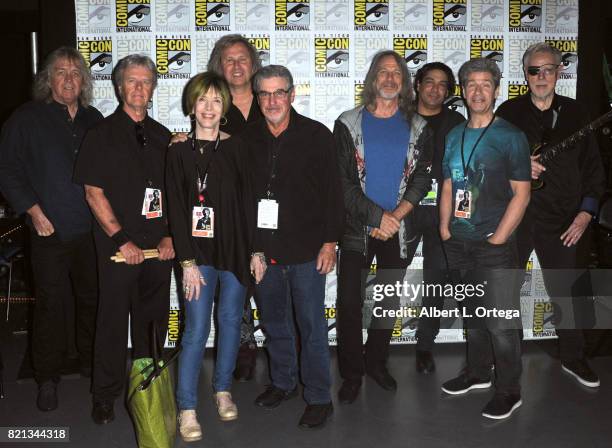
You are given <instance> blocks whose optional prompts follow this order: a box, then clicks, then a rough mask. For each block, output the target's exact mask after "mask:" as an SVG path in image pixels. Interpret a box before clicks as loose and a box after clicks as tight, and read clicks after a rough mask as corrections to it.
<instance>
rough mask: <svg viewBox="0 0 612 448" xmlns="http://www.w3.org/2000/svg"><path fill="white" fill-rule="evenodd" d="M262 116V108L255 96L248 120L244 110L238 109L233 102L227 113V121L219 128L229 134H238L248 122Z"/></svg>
mask: <svg viewBox="0 0 612 448" xmlns="http://www.w3.org/2000/svg"><path fill="white" fill-rule="evenodd" d="M262 117H263V115H261V110H260V109H259V104H258V103H257V99H256V98H255V97H253V101H252V102H251V108H250V109H249V116H248V117H247V119H246V120H245V119H244V115H242V112H240V109H238V108H237V107H236V106H235V105H234V103H232V104H231V105H230V108H229V109H228V111H227V113H226V114H225V118H227V122H226V123H225V124H224V125H221V126H219V129H221V130H222V131H223V132H226V133H228V134H229V135H236V134H239V133H240V132H242V130H243V129H244V128H245V127H246V126H247V125H248V124H251V123H253V122H255V121H257V120H259V119H260V118H262ZM222 121H223V120H222Z"/></svg>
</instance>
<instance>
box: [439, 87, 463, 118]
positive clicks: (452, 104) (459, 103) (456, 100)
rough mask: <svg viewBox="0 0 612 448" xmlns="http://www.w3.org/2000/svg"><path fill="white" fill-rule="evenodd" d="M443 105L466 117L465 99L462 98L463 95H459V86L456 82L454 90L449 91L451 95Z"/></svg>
mask: <svg viewBox="0 0 612 448" xmlns="http://www.w3.org/2000/svg"><path fill="white" fill-rule="evenodd" d="M444 105H445V106H446V107H448V108H449V109H450V110H454V111H455V112H458V113H460V114H461V115H463V116H466V117H467V109H466V107H465V101H464V100H463V96H462V95H461V86H459V85H458V84H457V85H455V90H454V91H453V92H451V95H450V96H449V97H448V99H447V100H446V101H445V102H444Z"/></svg>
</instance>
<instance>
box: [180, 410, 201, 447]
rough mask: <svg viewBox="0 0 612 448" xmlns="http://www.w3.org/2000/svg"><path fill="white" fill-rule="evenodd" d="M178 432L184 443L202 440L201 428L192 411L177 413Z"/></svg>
mask: <svg viewBox="0 0 612 448" xmlns="http://www.w3.org/2000/svg"><path fill="white" fill-rule="evenodd" d="M178 423H179V432H180V433H181V437H182V438H183V440H184V441H185V442H195V441H196V440H202V428H201V427H200V424H199V423H198V419H197V417H196V413H195V411H194V410H193V409H189V410H184V411H181V412H180V413H179V418H178Z"/></svg>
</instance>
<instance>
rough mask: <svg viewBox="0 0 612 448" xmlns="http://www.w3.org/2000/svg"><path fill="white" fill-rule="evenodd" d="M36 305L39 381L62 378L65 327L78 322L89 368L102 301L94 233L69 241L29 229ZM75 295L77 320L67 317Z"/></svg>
mask: <svg viewBox="0 0 612 448" xmlns="http://www.w3.org/2000/svg"><path fill="white" fill-rule="evenodd" d="M30 239H31V243H32V270H33V273H34V281H35V283H36V306H35V308H34V325H33V333H32V362H33V365H34V375H35V378H36V381H38V382H39V383H41V382H44V381H48V380H50V379H52V380H54V381H59V377H60V370H61V367H62V360H63V358H64V352H65V351H66V336H65V335H66V333H65V330H64V329H65V328H68V326H75V325H76V332H75V334H76V343H77V349H78V352H79V358H80V363H81V366H82V367H83V368H88V367H91V358H92V349H93V334H94V323H95V316H96V305H97V300H98V282H97V273H96V253H95V249H94V244H93V238H92V236H91V234H87V235H83V236H81V237H79V238H76V239H74V240H71V241H67V242H64V241H61V240H60V239H59V238H58V237H57V235H55V234H53V235H51V236H48V237H41V236H38V235H37V234H36V232H33V231H31V232H30ZM73 298H74V299H75V304H76V312H75V317H76V319H75V320H76V322H65V319H64V315H65V313H64V309H65V307H66V304H67V303H68V301H69V300H73Z"/></svg>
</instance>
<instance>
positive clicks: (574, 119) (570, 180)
mask: <svg viewBox="0 0 612 448" xmlns="http://www.w3.org/2000/svg"><path fill="white" fill-rule="evenodd" d="M523 71H524V73H525V78H526V79H527V83H528V84H529V92H528V93H527V94H526V95H523V96H520V97H518V98H514V99H512V100H508V101H506V102H505V103H503V104H502V105H501V106H500V107H499V109H498V110H497V115H498V116H500V117H502V118H505V119H506V120H508V121H509V122H511V123H512V124H514V125H515V126H517V127H518V128H520V129H521V130H522V131H523V132H524V133H525V134H526V135H527V139H528V141H529V144H530V145H531V146H532V147H533V146H535V145H541V144H555V143H558V142H560V141H562V140H563V139H564V138H566V137H568V136H569V135H571V134H573V133H574V132H576V131H577V130H578V129H580V128H581V127H582V126H584V125H585V124H586V122H587V119H586V117H587V116H588V115H587V114H586V113H585V112H584V111H583V110H582V109H581V108H580V107H579V106H578V103H576V101H574V100H573V99H571V98H567V97H564V96H561V95H557V94H556V93H555V86H556V83H557V80H558V79H559V76H560V74H561V72H562V64H561V53H560V52H559V51H558V50H557V49H555V48H553V47H551V46H549V45H548V44H545V43H539V44H534V45H532V46H531V47H529V48H528V49H527V51H525V54H524V55H523ZM543 151H544V152H543V154H545V153H546V149H545V148H544V150H543ZM539 157H540V156H532V158H531V176H532V178H533V179H539V178H541V179H542V180H543V181H544V182H545V184H544V187H543V188H541V189H538V190H535V191H533V192H532V195H531V203H530V204H529V207H528V208H527V212H526V214H525V218H524V219H523V221H522V222H521V224H520V226H519V228H518V230H517V241H518V251H519V261H520V263H521V264H520V266H523V267H524V266H525V265H526V264H527V260H528V259H529V256H530V254H531V252H532V250H533V249H535V251H536V254H537V256H538V260H539V262H540V266H541V267H542V268H543V269H544V271H543V275H544V284H545V286H546V291H547V292H548V295H549V296H550V297H552V298H553V301H554V302H555V303H556V304H557V305H558V306H559V307H560V308H561V309H563V310H564V313H563V314H564V315H565V317H563V318H562V316H559V315H558V316H557V317H558V318H561V322H560V324H559V325H557V330H556V331H557V335H558V336H559V351H560V357H561V364H562V368H563V370H564V371H565V372H567V373H568V374H570V375H572V376H573V377H574V378H576V380H577V381H578V382H580V383H581V384H583V385H585V386H588V387H598V386H599V378H598V377H597V374H596V373H595V372H593V371H592V370H591V368H590V367H589V365H588V363H587V361H586V359H585V354H584V336H583V333H582V330H581V328H583V327H582V324H583V323H584V322H583V316H582V315H581V314H582V313H584V311H585V310H584V306H580V305H584V304H585V298H574V299H573V300H572V299H571V297H572V295H576V292H575V291H574V293H572V291H571V289H572V287H573V286H574V285H575V282H576V280H577V278H578V273H577V272H576V268H577V267H578V266H577V262H576V244H577V243H578V242H579V241H580V239H581V237H582V235H583V233H584V231H585V230H586V229H587V227H588V225H589V223H590V222H591V220H592V218H593V216H595V215H596V214H597V211H598V205H599V199H600V197H601V195H602V194H603V192H604V189H605V177H604V171H603V167H602V163H601V158H600V155H599V150H598V147H597V143H596V141H595V138H594V137H592V136H590V137H587V138H585V139H583V140H581V141H579V142H578V143H576V144H575V145H574V146H573V147H571V148H570V149H569V150H568V151H565V152H563V153H561V154H559V155H558V156H557V157H556V158H554V159H553V160H551V161H550V162H549V163H547V164H546V166H544V165H542V164H541V163H539V162H538V160H539ZM555 270H556V272H555ZM568 305H570V306H568ZM571 305H573V306H571ZM567 312H569V314H570V315H571V314H574V315H575V318H576V319H568V317H567V314H568V313H567ZM570 327H573V328H574V329H570Z"/></svg>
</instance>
